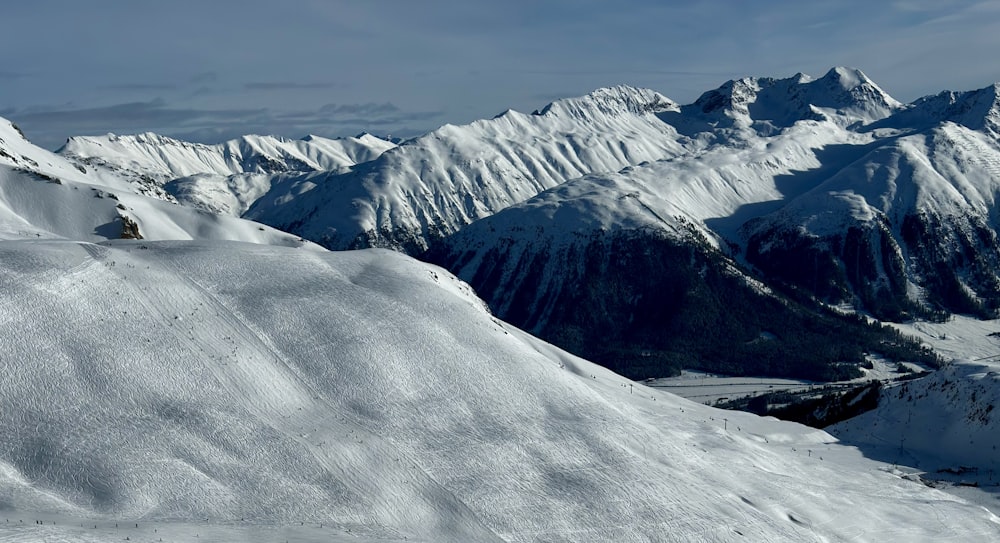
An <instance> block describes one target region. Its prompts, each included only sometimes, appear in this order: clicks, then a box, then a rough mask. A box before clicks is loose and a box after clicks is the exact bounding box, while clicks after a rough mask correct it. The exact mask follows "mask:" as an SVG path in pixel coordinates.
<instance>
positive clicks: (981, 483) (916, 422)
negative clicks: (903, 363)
mask: <svg viewBox="0 0 1000 543" xmlns="http://www.w3.org/2000/svg"><path fill="white" fill-rule="evenodd" d="M897 326H898V327H899V328H901V329H903V330H905V331H906V332H907V333H910V334H913V335H915V336H918V337H920V338H921V339H922V340H923V341H924V342H926V343H927V344H929V345H931V346H933V347H934V349H935V350H937V351H939V352H941V353H944V354H946V355H947V356H950V357H954V361H953V363H952V364H951V365H950V366H949V367H947V368H946V369H945V370H942V371H938V372H935V373H933V374H931V375H929V376H927V377H924V378H921V379H918V380H914V381H910V382H907V383H905V384H899V385H896V386H893V387H889V388H887V389H885V390H884V391H883V394H882V398H881V399H880V401H879V406H878V408H877V409H876V410H874V411H871V412H869V413H866V414H864V415H862V416H860V417H857V418H855V419H851V420H848V421H845V422H842V423H840V424H837V425H834V426H831V427H830V428H828V430H829V431H830V432H832V433H834V434H835V435H837V436H838V437H839V438H841V439H843V440H845V441H846V442H848V443H850V444H851V445H854V446H857V447H859V448H860V449H861V450H863V451H864V452H865V455H866V456H868V457H870V458H877V459H879V460H882V461H886V462H895V463H899V464H901V465H906V466H912V467H914V468H916V469H918V470H919V471H920V472H922V473H923V474H922V475H921V476H922V477H923V478H924V479H926V480H931V481H938V482H939V483H937V484H939V485H941V484H950V485H956V484H958V485H972V484H975V485H976V486H977V487H978V489H979V490H978V491H977V490H976V489H975V488H969V487H967V486H957V487H956V486H952V487H951V488H950V490H949V491H951V492H957V493H959V494H962V495H967V496H968V497H969V498H970V499H976V500H977V501H979V502H980V503H985V504H992V503H995V501H996V493H997V490H998V488H997V484H998V482H1000V472H998V470H1000V464H998V462H1000V456H998V455H997V447H998V446H1000V422H998V420H997V419H998V413H997V412H996V406H997V405H998V403H1000V363H998V360H997V356H996V354H997V352H998V351H1000V322H998V321H995V320H994V321H978V320H973V319H970V318H968V317H956V318H952V319H950V320H949V321H947V322H941V323H928V322H913V323H909V324H900V325H897ZM942 482H943V483H942Z"/></svg>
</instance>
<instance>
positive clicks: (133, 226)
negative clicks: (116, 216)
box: [121, 215, 142, 239]
mask: <svg viewBox="0 0 1000 543" xmlns="http://www.w3.org/2000/svg"><path fill="white" fill-rule="evenodd" d="M121 219H122V239H142V234H140V233H139V225H138V224H137V223H136V222H135V221H133V220H132V218H131V217H129V216H128V215H122V216H121Z"/></svg>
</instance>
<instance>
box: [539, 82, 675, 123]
mask: <svg viewBox="0 0 1000 543" xmlns="http://www.w3.org/2000/svg"><path fill="white" fill-rule="evenodd" d="M677 108H678V105H677V103H676V102H674V101H673V100H671V99H670V98H667V97H666V96H664V95H662V94H660V93H658V92H656V91H654V90H650V89H641V88H636V87H630V86H628V85H617V86H614V87H604V88H600V89H597V90H595V91H593V92H591V93H590V94H587V95H585V96H580V97H577V98H565V99H562V100H556V101H555V102H552V103H550V104H549V105H547V106H545V107H544V108H542V109H541V110H540V111H535V112H534V113H533V114H534V115H553V116H564V115H565V116H571V117H578V118H592V117H594V116H600V115H609V116H618V115H624V114H632V115H643V114H646V113H661V112H664V111H671V110H676V109H677Z"/></svg>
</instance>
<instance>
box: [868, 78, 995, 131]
mask: <svg viewBox="0 0 1000 543" xmlns="http://www.w3.org/2000/svg"><path fill="white" fill-rule="evenodd" d="M941 122H953V123H955V124H960V125H962V126H965V127H966V128H971V129H972V130H983V131H985V132H987V133H989V134H991V135H993V136H994V137H1000V83H993V84H992V85H988V86H986V87H983V88H981V89H978V90H972V91H964V92H956V91H947V90H946V91H942V92H940V93H938V94H935V95H931V96H925V97H923V98H920V99H919V100H916V101H915V102H913V104H912V106H911V107H910V108H909V109H907V110H906V111H903V112H902V113H900V114H898V115H894V116H893V117H892V118H891V119H886V124H887V125H890V126H926V125H934V124H938V123H941Z"/></svg>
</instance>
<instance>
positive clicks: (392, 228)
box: [246, 87, 686, 252]
mask: <svg viewBox="0 0 1000 543" xmlns="http://www.w3.org/2000/svg"><path fill="white" fill-rule="evenodd" d="M676 107H677V106H676V104H674V103H673V102H671V101H670V100H669V99H667V98H666V97H664V96H662V95H660V94H658V93H656V92H653V91H650V90H644V89H635V88H631V87H614V88H608V89H600V90H597V91H595V92H593V93H591V94H590V95H587V96H584V97H580V98H573V99H568V100H561V101H557V102H554V103H552V104H550V105H549V106H547V107H546V108H544V109H543V110H542V111H538V112H535V113H534V114H532V115H525V114H523V113H518V112H516V111H507V112H505V113H503V114H501V115H498V116H497V117H495V118H493V119H488V120H481V121H476V122H474V123H472V124H469V125H465V126H453V125H446V126H444V127H442V128H440V129H438V130H435V131H433V132H431V133H429V134H427V135H425V136H421V137H419V138H415V139H412V140H409V141H406V142H404V143H403V144H402V145H400V146H399V147H397V148H395V149H391V150H390V151H388V152H386V153H384V154H382V155H381V156H379V158H378V159H376V160H374V161H371V162H369V163H366V164H363V165H361V166H358V167H356V168H353V169H352V171H351V172H349V173H345V174H330V175H326V176H323V177H322V178H316V177H315V176H311V177H313V178H314V180H313V181H312V182H313V183H315V184H316V185H318V186H317V188H316V189H315V190H312V191H309V192H306V193H303V194H302V195H301V196H299V197H296V198H292V199H284V200H281V201H276V200H275V199H274V198H270V199H264V200H262V201H260V202H258V203H257V204H256V205H254V206H253V207H252V208H251V209H250V210H249V211H248V213H247V214H246V216H247V217H248V218H252V219H253V220H257V221H260V222H264V223H267V224H270V225H272V226H275V227H277V228H282V229H286V230H288V231H292V232H295V233H297V234H299V235H302V236H303V237H307V238H309V239H312V240H315V241H318V242H320V243H322V244H324V245H326V246H328V247H331V248H343V247H351V246H371V245H376V246H387V247H393V248H404V249H407V250H410V251H412V252H419V251H420V250H422V249H425V248H426V247H427V246H428V243H429V241H431V240H433V239H436V238H438V237H440V236H441V235H445V234H449V233H451V232H454V231H456V230H458V229H459V228H461V227H463V226H465V225H466V224H468V223H470V222H472V221H473V220H475V219H478V218H481V217H485V216H488V215H490V214H492V213H495V212H496V211H499V210H500V209H503V208H505V207H507V206H510V205H512V204H515V203H518V202H521V201H524V200H526V199H528V198H530V197H532V196H534V195H536V194H538V193H539V192H541V191H543V190H545V189H548V188H551V187H554V186H556V185H558V184H560V183H562V182H564V181H566V180H567V179H572V178H575V177H579V176H582V175H585V174H588V173H591V172H612V171H617V170H619V169H621V168H623V167H625V166H628V165H630V164H638V163H640V162H644V161H650V160H657V159H660V158H664V157H670V156H676V155H678V154H682V153H685V152H686V150H685V148H684V146H683V145H682V143H681V141H683V140H686V138H683V137H682V136H678V134H677V133H676V131H674V129H673V128H672V127H670V126H669V125H667V124H666V123H664V122H663V121H662V120H660V119H659V118H658V117H657V116H656V114H657V113H661V112H664V111H669V110H671V109H674V108H676Z"/></svg>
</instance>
